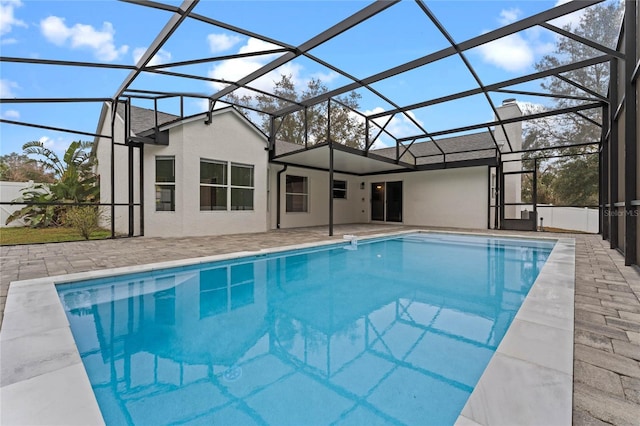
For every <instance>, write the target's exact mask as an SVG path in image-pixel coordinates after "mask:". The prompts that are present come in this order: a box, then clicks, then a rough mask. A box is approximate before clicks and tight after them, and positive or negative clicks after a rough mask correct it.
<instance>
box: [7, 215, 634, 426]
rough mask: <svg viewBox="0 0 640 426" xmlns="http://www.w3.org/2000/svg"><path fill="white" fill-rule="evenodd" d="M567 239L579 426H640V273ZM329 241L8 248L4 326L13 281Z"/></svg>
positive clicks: (278, 236)
mask: <svg viewBox="0 0 640 426" xmlns="http://www.w3.org/2000/svg"><path fill="white" fill-rule="evenodd" d="M395 229H405V228H402V227H400V226H371V225H343V226H338V227H336V230H335V235H336V236H335V237H333V238H336V239H340V238H341V236H342V234H344V233H354V234H359V235H365V234H371V233H379V232H389V231H393V230H395ZM480 232H482V231H480ZM492 232H493V231H492ZM509 233H510V234H513V232H509ZM519 234H522V235H527V233H519ZM528 235H532V236H534V235H535V236H540V234H533V233H532V234H528ZM544 235H545V236H553V235H559V234H547V233H545V234H544ZM562 236H564V237H567V236H569V237H573V238H575V239H576V286H575V332H574V348H575V350H574V391H573V410H574V413H573V414H574V415H573V421H574V424H576V425H603V424H615V425H640V299H639V297H640V274H639V273H638V272H637V270H636V269H635V268H631V267H626V266H624V259H623V258H622V256H621V255H620V254H619V253H618V252H617V251H615V250H611V249H609V248H608V242H604V241H602V238H601V237H600V236H598V235H582V234H575V235H574V234H572V235H567V234H562ZM327 239H329V237H327V233H326V228H324V227H322V228H303V229H295V230H278V231H272V232H267V233H262V234H242V235H226V236H217V237H189V238H146V237H145V238H133V239H119V240H104V241H83V242H74V243H59V244H38V245H26V246H8V247H1V248H0V321H1V317H2V312H3V311H4V304H5V301H6V297H7V291H8V288H9V283H10V282H11V281H16V280H24V279H31V278H39V277H44V276H53V275H61V274H69V273H74V272H84V271H90V270H96V269H104V268H115V267H121V266H131V265H138V264H145V263H154V262H161V261H167V260H176V259H186V258H192V257H199V256H209V255H214V254H221V253H230V252H236V251H244V250H258V249H261V248H267V247H278V246H284V245H291V244H299V243H304V242H314V241H323V240H327Z"/></svg>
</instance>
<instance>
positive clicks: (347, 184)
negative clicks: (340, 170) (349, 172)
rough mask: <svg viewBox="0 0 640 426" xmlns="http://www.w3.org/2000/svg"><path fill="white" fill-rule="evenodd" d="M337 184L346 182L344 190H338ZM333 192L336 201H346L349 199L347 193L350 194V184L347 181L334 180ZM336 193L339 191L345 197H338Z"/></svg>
mask: <svg viewBox="0 0 640 426" xmlns="http://www.w3.org/2000/svg"><path fill="white" fill-rule="evenodd" d="M336 182H344V189H342V188H336V186H335V185H336ZM332 189H333V191H332V196H333V198H334V199H335V200H346V199H347V193H348V189H349V183H348V182H347V181H346V180H345V179H334V180H333V188H332ZM336 191H338V192H339V193H341V194H344V197H336Z"/></svg>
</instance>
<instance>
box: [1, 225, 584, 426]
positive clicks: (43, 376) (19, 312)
mask: <svg viewBox="0 0 640 426" xmlns="http://www.w3.org/2000/svg"><path fill="white" fill-rule="evenodd" d="M415 232H421V233H447V234H458V235H460V234H462V235H477V236H485V237H498V238H513V237H515V238H519V239H523V238H524V239H533V240H535V239H544V240H548V239H549V238H548V237H547V238H536V237H529V236H527V237H522V236H519V235H513V236H511V235H503V234H491V233H478V232H464V231H461V232H443V231H431V230H423V229H416V230H405V231H400V232H398V231H396V232H389V233H381V234H375V235H368V236H363V237H359V239H360V240H366V239H374V238H381V237H390V236H394V235H402V234H407V233H415ZM553 240H556V241H557V243H556V246H555V247H554V249H553V251H552V253H551V255H550V256H549V258H548V259H547V262H546V263H545V266H544V267H543V269H542V271H541V272H540V275H539V276H538V279H537V280H536V282H535V283H534V285H533V287H532V289H531V291H530V294H531V293H532V292H534V289H536V290H535V291H536V292H539V291H542V292H543V293H542V296H543V297H544V291H545V289H553V288H554V287H555V285H554V284H553V283H549V282H548V281H550V280H549V277H546V278H545V275H552V274H556V273H557V272H558V271H557V268H558V267H561V268H563V269H562V271H564V272H565V274H564V275H567V274H566V271H567V270H566V268H567V267H568V266H569V264H570V265H571V268H570V269H571V271H570V274H569V275H570V277H562V278H563V280H564V281H566V283H565V284H566V286H567V289H569V288H570V290H571V291H570V293H571V303H570V311H571V318H570V323H571V325H570V329H571V330H570V332H571V353H570V359H571V361H572V360H573V288H574V281H575V240H573V239H570V238H565V239H555V238H554V239H553ZM337 243H339V241H337V240H335V239H334V240H325V241H322V242H314V243H304V244H296V245H289V246H281V247H275V248H268V249H262V250H259V251H242V252H235V253H228V254H222V255H215V256H206V257H199V258H192V259H185V260H179V261H169V262H161V263H154V264H146V265H139V266H135V267H125V268H111V269H103V270H99V271H90V272H83V273H77V274H68V275H59V276H53V277H45V278H38V279H33V280H25V281H14V282H12V283H11V284H10V287H9V293H8V295H7V303H6V306H5V313H4V320H3V324H2V329H1V330H0V343H3V345H2V347H3V356H2V357H3V363H2V364H3V365H2V371H3V373H4V372H5V370H10V371H14V370H24V369H25V367H29V366H30V365H36V364H37V365H38V367H39V368H40V370H39V371H37V373H34V375H31V376H30V375H29V374H28V373H27V374H26V375H25V377H22V378H20V377H18V378H12V377H9V378H6V376H5V374H2V378H1V379H0V403H2V405H3V406H5V407H9V406H10V407H12V409H11V410H10V411H9V410H3V413H2V417H1V418H0V423H3V424H4V423H6V424H56V423H59V424H104V420H103V418H102V415H101V413H100V409H99V407H98V404H97V401H96V398H95V395H94V393H93V390H92V389H91V385H90V383H89V379H88V376H87V375H86V372H85V371H84V366H83V364H82V361H81V359H80V354H79V352H78V349H77V347H76V345H75V341H74V340H73V336H72V334H71V329H70V327H69V323H68V321H67V320H66V316H64V311H63V309H62V304H61V302H60V299H59V298H58V297H57V293H56V291H55V285H56V284H62V283H68V282H70V281H80V280H86V279H92V278H100V277H105V276H110V275H121V274H125V273H131V272H142V271H150V270H156V269H160V268H169V267H180V266H187V265H195V264H200V263H207V262H214V261H221V260H228V259H231V258H238V257H247V256H253V255H256V254H268V253H276V252H282V251H288V250H296V249H305V248H310V247H318V246H324V245H331V244H337ZM558 247H562V248H563V249H562V250H561V249H559V248H558ZM550 263H551V265H552V267H549V268H548V265H549V264H550ZM553 265H555V267H553ZM554 268H555V269H554ZM545 271H546V272H545ZM541 278H542V279H541ZM569 280H570V283H569ZM528 299H529V297H527V300H528ZM527 300H525V303H523V306H522V307H521V309H520V310H519V311H518V314H517V315H516V317H515V318H516V319H519V320H522V321H527V322H534V323H535V322H536V321H535V320H536V315H540V313H539V312H537V311H536V309H539V308H540V307H539V306H538V305H535V303H534V305H535V306H531V307H529V308H527V309H525V310H524V311H523V309H524V308H525V304H526V303H527ZM523 312H524V313H523ZM52 313H53V320H51V321H49V317H50V316H51V315H52ZM61 313H62V315H63V318H61V317H60V314H61ZM523 315H524V316H523ZM527 315H529V317H527ZM532 318H533V319H532ZM25 321H26V322H25ZM514 321H515V319H514ZM542 325H544V324H542ZM509 330H511V327H510V329H509ZM54 332H55V333H58V334H62V337H63V339H62V344H61V345H60V346H58V347H54V348H51V347H49V346H46V345H44V346H43V343H42V342H47V340H46V337H47V336H48V335H50V334H51V333H54ZM511 334H513V333H511ZM69 339H71V340H70V341H71V342H72V344H71V345H69V343H68V342H69ZM507 339H510V338H509V332H507V335H505V338H504V339H503V342H502V343H501V344H500V346H499V347H498V350H497V351H496V354H500V356H499V357H496V356H495V355H494V357H493V358H492V360H491V362H490V363H489V365H488V366H487V369H486V370H485V373H484V374H483V376H482V377H481V379H480V381H479V382H478V385H477V386H476V390H474V392H473V393H472V395H471V397H470V398H469V401H468V402H467V404H466V405H465V408H464V409H463V411H462V413H461V415H460V417H458V420H457V422H456V424H461V425H462V424H473V423H478V424H492V423H496V422H499V423H505V422H508V421H506V419H505V418H500V419H497V418H495V415H496V414H495V413H496V412H497V413H501V411H500V410H498V409H496V408H495V407H488V409H487V407H484V406H485V405H486V404H487V400H486V399H487V398H494V396H492V395H491V392H489V391H487V390H486V389H485V388H486V387H487V386H489V383H491V382H492V381H493V380H495V374H493V373H492V371H493V372H495V370H496V367H495V363H496V362H497V361H496V362H494V359H496V358H499V359H502V358H503V357H505V358H509V359H512V358H513V359H516V361H518V362H520V363H525V364H526V366H528V367H530V365H533V366H535V367H540V368H546V367H543V366H541V365H538V364H535V363H532V362H531V361H530V360H522V359H518V357H514V356H512V354H510V353H509V351H508V350H506V349H505V348H507V349H508V345H504V347H503V343H504V342H505V340H507ZM9 340H12V341H13V342H12V343H13V344H12V345H7V344H6V343H8V342H7V341H9ZM509 341H510V340H507V342H509ZM21 342H22V343H23V345H26V347H31V348H33V349H31V352H32V353H30V354H29V356H28V357H21V356H18V357H12V356H11V355H12V354H11V353H9V354H6V353H5V350H4V347H6V346H14V344H16V343H18V344H17V345H16V346H17V347H20V346H21V345H20V344H19V343H21ZM27 342H28V343H27ZM33 342H35V344H34V343H33ZM501 348H502V349H501ZM505 350H506V353H503V352H504V351H505ZM501 351H502V352H501ZM61 353H62V354H64V359H63V360H62V361H61V362H47V361H44V360H51V359H52V358H53V359H55V358H56V357H59V356H60V354H61ZM6 355H9V358H10V359H8V360H7V359H6ZM11 358H14V359H11ZM38 360H43V361H42V362H41V363H39V362H38ZM42 363H44V365H40V364H42ZM492 364H494V366H493V367H492ZM516 364H517V362H516ZM551 370H553V369H551ZM563 374H564V373H563ZM63 375H64V377H65V380H60V378H61V377H62V376H63ZM529 376H530V374H529V375H527V374H524V377H529ZM566 376H567V377H568V384H569V385H568V386H569V403H568V408H566V410H568V413H569V417H568V419H569V420H568V422H569V423H570V422H571V409H572V407H571V406H572V403H571V398H572V381H573V380H572V372H571V373H570V374H567V375H566ZM545 377H546V376H545ZM7 382H8V383H7ZM562 382H563V383H562V386H561V387H562V388H563V389H564V382H566V380H563V381H562ZM494 387H495V386H494ZM521 394H522V392H520V393H518V392H508V395H509V397H522V396H523V395H521ZM34 396H37V397H36V398H34ZM548 396H549V397H553V398H554V401H556V400H557V399H558V398H557V396H553V395H548ZM34 399H35V401H34ZM525 399H526V398H525ZM500 402H502V400H501V401H500ZM524 402H525V403H526V404H528V405H527V406H529V405H530V401H529V400H525V401H524ZM500 405H503V404H500ZM511 405H513V404H511ZM515 406H516V407H517V406H518V405H517V404H516V405H515ZM52 407H53V408H52ZM483 407H484V408H483ZM547 409H548V407H544V410H542V411H547ZM566 410H565V411H566ZM503 411H504V410H503ZM512 411H514V410H512ZM514 412H517V410H515V411H514ZM520 413H521V412H520ZM507 414H509V413H507ZM500 416H506V415H505V414H504V413H503V414H499V417H500ZM506 417H508V416H506ZM518 420H520V421H518V423H522V418H518ZM529 420H530V423H539V421H538V422H536V420H535V416H533V417H531V419H529ZM527 423H529V421H527Z"/></svg>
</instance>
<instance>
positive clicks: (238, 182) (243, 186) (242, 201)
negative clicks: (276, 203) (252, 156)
mask: <svg viewBox="0 0 640 426" xmlns="http://www.w3.org/2000/svg"><path fill="white" fill-rule="evenodd" d="M253 185H254V176H253V166H251V165H246V164H234V163H231V165H230V166H229V164H228V163H227V162H226V161H214V160H200V210H202V211H208V210H228V209H229V208H231V210H253V191H254V187H253ZM228 200H230V201H231V203H230V207H229V203H228V202H227V201H228Z"/></svg>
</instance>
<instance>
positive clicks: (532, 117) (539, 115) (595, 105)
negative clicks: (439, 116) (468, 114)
mask: <svg viewBox="0 0 640 426" xmlns="http://www.w3.org/2000/svg"><path fill="white" fill-rule="evenodd" d="M603 105H606V103H605V102H594V103H590V104H585V105H578V106H574V107H569V108H561V109H557V110H553V111H545V112H540V113H537V114H530V115H525V116H522V117H514V118H505V119H503V120H501V121H502V122H503V123H504V124H509V123H517V122H520V121H528V120H535V119H537V118H544V117H551V116H554V115H561V114H569V113H574V112H578V111H584V110H587V109H593V108H600V107H602V106H603ZM498 124H500V121H497V120H496V121H491V122H488V123H482V124H474V125H471V126H464V127H457V128H455V129H449V130H442V131H438V132H433V133H431V134H429V135H413V136H407V137H404V138H398V140H399V141H408V140H412V139H420V138H425V137H429V136H433V137H436V136H444V135H450V134H452V133H461V132H467V131H470V130H478V129H482V128H485V127H487V126H497V125H498ZM483 149H492V148H483ZM480 150H482V149H480ZM507 154H511V153H507Z"/></svg>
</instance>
